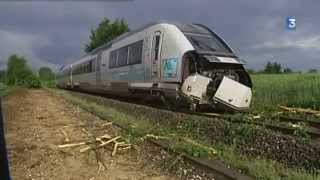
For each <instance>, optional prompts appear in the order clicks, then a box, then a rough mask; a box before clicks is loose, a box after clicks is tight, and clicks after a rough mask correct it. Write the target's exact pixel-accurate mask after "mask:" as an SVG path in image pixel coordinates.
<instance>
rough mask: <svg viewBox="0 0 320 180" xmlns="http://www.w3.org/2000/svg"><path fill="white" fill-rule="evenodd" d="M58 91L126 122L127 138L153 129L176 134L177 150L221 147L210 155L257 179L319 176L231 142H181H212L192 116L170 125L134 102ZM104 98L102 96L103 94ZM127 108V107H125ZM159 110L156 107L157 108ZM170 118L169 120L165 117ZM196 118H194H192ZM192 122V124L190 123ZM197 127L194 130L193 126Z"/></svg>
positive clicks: (201, 151)
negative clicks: (258, 155) (244, 152)
mask: <svg viewBox="0 0 320 180" xmlns="http://www.w3.org/2000/svg"><path fill="white" fill-rule="evenodd" d="M51 91H52V92H54V93H58V94H60V95H61V96H63V97H64V98H66V99H67V100H69V101H70V102H72V103H73V104H76V105H79V106H80V107H82V108H84V109H86V110H89V111H91V112H93V113H95V114H99V115H100V116H102V117H104V118H105V119H109V120H112V121H113V122H116V123H117V124H121V125H123V126H127V127H128V126H129V127H130V128H129V131H128V132H127V133H128V134H127V138H128V140H129V141H130V142H135V141H137V139H140V138H141V137H142V136H143V135H144V134H147V133H153V134H155V135H157V136H166V137H170V138H172V140H173V141H174V142H175V143H177V144H175V145H174V146H172V147H173V148H176V150H177V151H184V152H185V153H188V154H190V155H193V156H198V157H199V156H200V157H201V156H208V155H209V154H210V153H209V151H208V148H207V147H210V148H213V149H215V150H217V153H215V154H214V155H212V154H211V155H210V157H212V156H213V157H214V158H218V159H221V160H222V161H224V162H225V163H227V164H229V165H231V166H232V167H236V168H238V169H240V170H241V171H242V172H244V173H245V174H249V175H251V176H254V177H255V178H256V179H270V180H271V179H272V180H273V179H290V180H301V179H304V180H309V179H310V180H312V179H315V177H313V176H312V175H311V174H308V173H306V172H305V171H304V170H297V169H292V168H287V167H285V166H283V165H282V164H280V163H278V162H276V161H272V160H266V159H263V158H262V157H261V158H253V157H247V156H244V155H240V154H239V152H238V151H237V150H236V147H234V146H233V145H227V144H218V143H216V144H214V145H210V146H205V148H203V147H202V146H198V145H195V144H188V143H185V142H182V143H181V142H180V144H179V141H178V140H179V139H183V138H185V137H188V138H189V139H191V140H192V141H194V142H196V143H199V144H201V145H203V144H209V143H207V142H206V141H205V140H202V139H201V137H197V136H195V135H194V134H193V131H195V127H194V126H193V125H194V124H192V123H191V124H189V121H188V119H182V120H183V121H182V122H181V123H182V124H181V127H178V126H176V128H172V127H168V126H169V124H168V125H163V124H161V125H160V124H157V123H155V122H154V121H152V120H150V118H153V119H154V118H156V119H157V120H161V119H167V118H166V115H160V114H159V115H158V117H156V115H157V114H156V113H154V112H148V113H142V112H143V110H141V108H140V109H139V108H136V109H135V110H136V112H135V111H131V112H130V108H132V105H131V106H130V105H126V104H125V103H121V105H117V104H116V103H114V102H112V101H109V102H108V103H107V104H106V103H103V102H99V100H98V99H99V98H98V97H97V98H94V99H96V100H94V99H86V98H84V97H81V96H74V95H72V94H71V93H69V92H65V91H60V90H51ZM100 99H101V98H100ZM124 109H127V110H124ZM155 111H156V110H155ZM168 120H169V121H175V120H177V119H176V118H175V117H172V116H171V118H170V119H168ZM163 122H166V121H163ZM192 122H193V121H192ZM189 126H190V127H189ZM192 128H193V130H192ZM238 133H239V134H240V135H244V134H248V133H250V132H247V131H243V130H241V131H239V132H238Z"/></svg>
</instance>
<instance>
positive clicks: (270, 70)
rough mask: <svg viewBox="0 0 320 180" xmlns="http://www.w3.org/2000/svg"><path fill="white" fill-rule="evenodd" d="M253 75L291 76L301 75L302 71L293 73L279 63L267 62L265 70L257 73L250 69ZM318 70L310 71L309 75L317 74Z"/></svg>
mask: <svg viewBox="0 0 320 180" xmlns="http://www.w3.org/2000/svg"><path fill="white" fill-rule="evenodd" d="M248 72H249V73H251V74H290V73H301V71H296V72H295V71H293V70H292V69H290V68H288V67H283V66H282V65H281V64H280V63H277V62H267V64H266V65H265V67H264V69H263V70H260V71H255V70H254V69H248ZM317 72H318V70H317V69H309V70H308V73H317Z"/></svg>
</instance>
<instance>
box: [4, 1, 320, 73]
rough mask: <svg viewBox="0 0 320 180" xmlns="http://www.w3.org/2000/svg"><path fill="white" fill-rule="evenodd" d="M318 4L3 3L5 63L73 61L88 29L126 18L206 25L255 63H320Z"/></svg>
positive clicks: (298, 66)
mask: <svg viewBox="0 0 320 180" xmlns="http://www.w3.org/2000/svg"><path fill="white" fill-rule="evenodd" d="M113 1H116V0H113ZM319 7H320V1H319V0H268V1H263V0H261V1H260V0H228V1H225V0H219V1H218V0H134V1H121V2H110V1H109V2H101V1H92V2H90V0H87V1H82V2H80V1H78V2H63V1H51V2H50V0H48V1H43V2H41V1H39V0H38V1H30V2H22V1H15V2H8V1H1V2H0V67H2V68H3V67H4V66H5V64H6V60H7V58H8V56H9V55H10V54H13V53H18V54H20V55H23V56H25V57H26V58H27V59H28V60H29V63H30V65H32V66H33V67H34V68H38V67H40V66H44V65H47V66H50V67H57V66H60V65H62V64H66V63H70V62H72V61H74V60H76V58H78V57H79V56H81V55H83V48H84V44H85V43H86V42H87V41H88V39H89V35H90V29H91V28H93V27H96V26H97V25H98V23H99V22H100V21H101V20H102V18H103V17H108V18H110V19H115V18H124V19H125V20H126V21H127V22H128V23H129V26H130V28H131V29H135V28H138V27H140V26H142V25H144V24H147V23H150V22H153V21H159V20H169V21H175V22H186V23H201V24H205V25H207V26H208V27H209V28H211V29H213V30H214V31H215V32H217V33H218V34H219V35H221V36H222V37H223V38H224V39H225V40H226V41H227V42H228V43H229V44H230V46H231V47H232V48H233V49H234V50H235V51H236V53H237V54H238V55H239V56H240V57H242V58H243V59H245V60H246V61H247V63H248V64H247V66H248V67H249V68H255V69H261V68H262V67H263V66H264V64H265V63H266V62H267V61H277V62H280V63H281V64H282V65H284V66H286V67H289V68H292V69H295V70H306V69H310V68H318V69H320V58H319V56H320V21H319V19H318V18H320V11H319ZM288 16H294V17H295V18H296V20H297V29H296V30H295V31H288V30H287V29H286V24H285V22H286V18H287V17H288Z"/></svg>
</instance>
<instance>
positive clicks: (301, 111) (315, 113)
mask: <svg viewBox="0 0 320 180" xmlns="http://www.w3.org/2000/svg"><path fill="white" fill-rule="evenodd" d="M279 108H280V109H282V110H285V111H289V112H300V113H306V114H313V115H317V116H320V111H317V110H313V109H304V108H295V107H287V106H279Z"/></svg>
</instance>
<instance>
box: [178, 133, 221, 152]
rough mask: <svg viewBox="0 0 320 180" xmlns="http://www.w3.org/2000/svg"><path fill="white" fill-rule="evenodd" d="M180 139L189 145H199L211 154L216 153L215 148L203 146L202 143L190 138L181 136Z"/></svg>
mask: <svg viewBox="0 0 320 180" xmlns="http://www.w3.org/2000/svg"><path fill="white" fill-rule="evenodd" d="M181 140H183V141H184V142H186V143H189V144H191V145H194V146H198V147H201V148H203V149H207V150H208V151H209V152H210V153H211V154H212V155H214V154H217V153H218V152H217V150H215V149H213V148H212V147H209V146H205V145H203V144H199V143H197V142H195V141H193V140H192V139H189V138H185V137H183V138H181Z"/></svg>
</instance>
